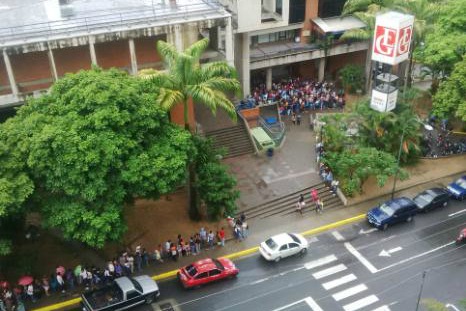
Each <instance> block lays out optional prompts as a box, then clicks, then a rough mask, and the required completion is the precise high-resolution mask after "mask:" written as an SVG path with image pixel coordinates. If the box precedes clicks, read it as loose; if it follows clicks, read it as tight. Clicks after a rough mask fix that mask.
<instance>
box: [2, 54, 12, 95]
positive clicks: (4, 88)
mask: <svg viewBox="0 0 466 311" xmlns="http://www.w3.org/2000/svg"><path fill="white" fill-rule="evenodd" d="M10 93H11V88H10V82H9V81H8V74H7V72H6V67H5V62H4V61H3V57H0V95H5V94H10Z"/></svg>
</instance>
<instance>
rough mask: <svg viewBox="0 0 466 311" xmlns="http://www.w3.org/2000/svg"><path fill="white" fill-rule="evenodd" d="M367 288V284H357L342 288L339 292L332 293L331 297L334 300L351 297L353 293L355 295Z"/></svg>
mask: <svg viewBox="0 0 466 311" xmlns="http://www.w3.org/2000/svg"><path fill="white" fill-rule="evenodd" d="M366 289H367V286H366V285H365V284H359V285H356V286H353V287H350V288H348V289H345V290H342V291H341V292H338V293H336V294H334V295H332V297H333V299H335V300H336V301H340V300H342V299H345V298H348V297H351V296H353V295H356V294H358V293H360V292H363V291H365V290H366Z"/></svg>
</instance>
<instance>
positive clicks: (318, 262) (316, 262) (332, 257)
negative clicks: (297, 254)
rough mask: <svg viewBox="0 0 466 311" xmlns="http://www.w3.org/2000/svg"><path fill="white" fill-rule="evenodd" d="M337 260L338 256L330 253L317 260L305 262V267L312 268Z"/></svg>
mask: <svg viewBox="0 0 466 311" xmlns="http://www.w3.org/2000/svg"><path fill="white" fill-rule="evenodd" d="M335 260H337V257H336V256H335V255H333V254H332V255H329V256H326V257H322V258H319V259H317V260H313V261H309V262H308V263H305V264H304V268H306V269H308V270H310V269H314V268H317V267H320V266H323V265H326V264H328V263H331V262H333V261H335Z"/></svg>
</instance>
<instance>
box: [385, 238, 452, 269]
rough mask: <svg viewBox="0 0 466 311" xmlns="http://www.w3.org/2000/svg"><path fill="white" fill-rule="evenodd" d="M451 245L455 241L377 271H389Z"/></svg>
mask: <svg viewBox="0 0 466 311" xmlns="http://www.w3.org/2000/svg"><path fill="white" fill-rule="evenodd" d="M452 244H455V241H451V242H450V243H447V244H444V245H442V246H439V247H436V248H434V249H431V250H429V251H427V252H424V253H421V254H417V255H415V256H412V257H409V258H406V259H403V260H401V261H398V262H395V263H394V264H391V265H389V266H386V267H384V268H382V269H379V271H383V270H386V269H390V268H393V267H396V266H398V265H401V264H404V263H405V262H408V261H411V260H413V259H416V258H419V257H422V256H425V255H428V254H430V253H433V252H436V251H438V250H439V249H442V248H445V247H447V246H450V245H452Z"/></svg>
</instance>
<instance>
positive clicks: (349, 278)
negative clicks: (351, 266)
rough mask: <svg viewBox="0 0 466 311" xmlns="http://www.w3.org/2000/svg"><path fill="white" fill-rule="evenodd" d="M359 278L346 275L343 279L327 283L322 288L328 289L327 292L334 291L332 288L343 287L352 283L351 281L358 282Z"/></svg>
mask: <svg viewBox="0 0 466 311" xmlns="http://www.w3.org/2000/svg"><path fill="white" fill-rule="evenodd" d="M356 279H357V277H356V276H355V275H354V274H352V273H351V274H348V275H345V276H343V277H341V278H338V279H336V280H333V281H330V282H327V283H324V284H322V286H323V287H324V288H325V289H326V290H329V289H332V288H335V287H337V286H340V285H343V284H346V283H348V282H351V281H354V280H356Z"/></svg>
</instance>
